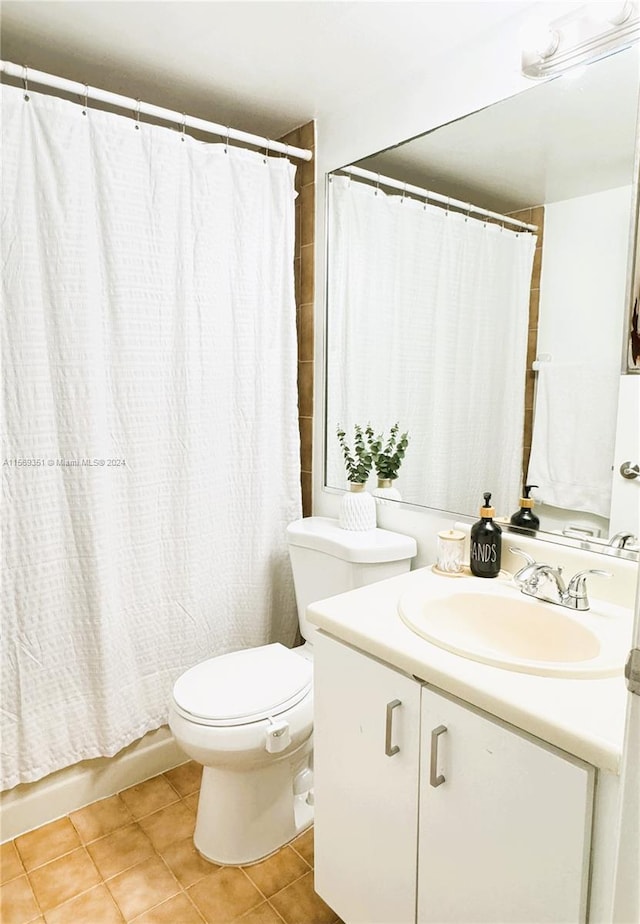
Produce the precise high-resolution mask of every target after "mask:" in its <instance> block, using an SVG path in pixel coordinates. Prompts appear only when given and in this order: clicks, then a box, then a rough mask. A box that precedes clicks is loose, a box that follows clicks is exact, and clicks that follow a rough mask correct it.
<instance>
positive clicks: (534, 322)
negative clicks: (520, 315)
mask: <svg viewBox="0 0 640 924" xmlns="http://www.w3.org/2000/svg"><path fill="white" fill-rule="evenodd" d="M539 319H540V289H531V292H530V294H529V330H530V331H532V330H535V331H537V329H538V321H539Z"/></svg>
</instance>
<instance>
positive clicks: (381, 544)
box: [287, 517, 418, 564]
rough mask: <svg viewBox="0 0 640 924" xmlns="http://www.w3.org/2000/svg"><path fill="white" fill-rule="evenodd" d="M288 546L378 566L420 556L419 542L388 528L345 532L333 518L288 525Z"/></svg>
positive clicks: (307, 518) (314, 519)
mask: <svg viewBox="0 0 640 924" xmlns="http://www.w3.org/2000/svg"><path fill="white" fill-rule="evenodd" d="M287 539H288V542H289V545H296V546H301V547H302V548H305V549H316V550H318V551H320V552H326V553H327V555H333V556H334V557H335V558H341V559H342V560H343V561H351V562H360V563H364V564H375V563H376V562H385V561H403V560H404V559H406V558H413V557H414V555H416V554H417V551H418V549H417V546H416V540H415V539H413V538H412V537H411V536H403V535H401V534H400V533H394V532H391V531H390V530H388V529H377V528H376V529H363V530H354V529H342V528H341V527H340V526H338V521H337V520H335V519H333V518H332V517H305V518H304V519H302V520H296V521H295V523H290V524H289V526H287Z"/></svg>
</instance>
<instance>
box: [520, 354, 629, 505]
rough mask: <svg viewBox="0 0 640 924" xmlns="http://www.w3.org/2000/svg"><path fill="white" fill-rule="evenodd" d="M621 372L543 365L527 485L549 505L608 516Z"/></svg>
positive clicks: (574, 365)
mask: <svg viewBox="0 0 640 924" xmlns="http://www.w3.org/2000/svg"><path fill="white" fill-rule="evenodd" d="M619 378H620V371H619V370H618V369H615V370H614V369H611V367H604V366H598V365H597V364H594V363H541V364H540V369H539V371H538V386H537V392H536V404H535V415H534V424H533V438H532V445H531V458H530V461H529V474H528V478H527V481H528V482H529V483H530V484H536V485H538V491H537V492H536V496H537V497H538V498H539V500H540V501H542V502H544V503H545V504H550V505H551V506H553V507H562V508H564V509H567V510H582V511H585V512H588V513H595V514H598V515H599V516H602V517H608V516H609V508H610V505H611V470H612V466H613V454H614V443H615V434H616V408H617V403H618V384H619Z"/></svg>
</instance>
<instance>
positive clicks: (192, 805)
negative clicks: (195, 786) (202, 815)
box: [182, 792, 200, 821]
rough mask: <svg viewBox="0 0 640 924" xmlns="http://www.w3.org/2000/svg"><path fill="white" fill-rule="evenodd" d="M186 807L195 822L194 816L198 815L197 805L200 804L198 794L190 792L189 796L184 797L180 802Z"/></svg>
mask: <svg viewBox="0 0 640 924" xmlns="http://www.w3.org/2000/svg"><path fill="white" fill-rule="evenodd" d="M182 801H183V802H184V804H185V805H186V807H187V809H188V811H189V812H191V814H192V815H193V819H194V821H195V818H196V815H197V814H198V803H199V802H200V793H199V792H192V793H191V795H190V796H185V797H184V799H183V800H182Z"/></svg>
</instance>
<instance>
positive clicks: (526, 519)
mask: <svg viewBox="0 0 640 924" xmlns="http://www.w3.org/2000/svg"><path fill="white" fill-rule="evenodd" d="M537 487H538V485H537V484H525V486H524V487H523V489H522V497H521V498H520V510H518V511H517V512H516V513H514V515H513V516H512V517H511V525H512V526H522V527H523V528H524V529H529V530H531V531H532V532H534V531H535V530H536V529H539V528H540V518H539V517H537V516H536V515H535V513H534V512H533V509H532V508H533V498H531V497H530V494H531V488H537Z"/></svg>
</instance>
